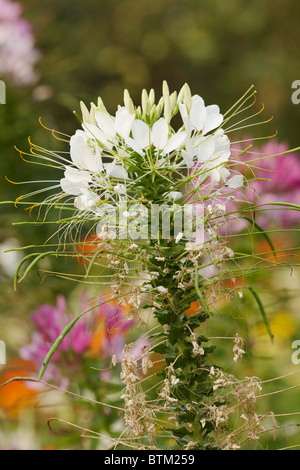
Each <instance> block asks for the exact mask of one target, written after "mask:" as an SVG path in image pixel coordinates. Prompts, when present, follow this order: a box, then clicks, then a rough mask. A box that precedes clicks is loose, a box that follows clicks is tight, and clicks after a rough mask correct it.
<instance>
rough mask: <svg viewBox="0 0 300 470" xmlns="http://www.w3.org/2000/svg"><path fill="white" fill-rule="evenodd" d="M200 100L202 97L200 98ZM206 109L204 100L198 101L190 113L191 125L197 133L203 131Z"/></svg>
mask: <svg viewBox="0 0 300 470" xmlns="http://www.w3.org/2000/svg"><path fill="white" fill-rule="evenodd" d="M199 98H200V97H199ZM206 116H207V113H206V108H205V106H204V102H203V100H202V99H201V100H198V101H196V103H194V104H193V105H192V109H191V112H190V118H191V125H192V127H194V128H195V129H196V130H197V131H202V130H203V128H204V125H205V121H206Z"/></svg>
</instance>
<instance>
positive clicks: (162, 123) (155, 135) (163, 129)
mask: <svg viewBox="0 0 300 470" xmlns="http://www.w3.org/2000/svg"><path fill="white" fill-rule="evenodd" d="M168 135H169V125H168V123H167V121H166V120H165V119H164V118H160V119H159V120H158V121H156V122H155V123H154V125H153V127H152V131H151V141H152V143H153V145H154V146H155V147H156V148H157V149H158V150H162V149H163V148H164V147H165V146H166V145H167V142H168Z"/></svg>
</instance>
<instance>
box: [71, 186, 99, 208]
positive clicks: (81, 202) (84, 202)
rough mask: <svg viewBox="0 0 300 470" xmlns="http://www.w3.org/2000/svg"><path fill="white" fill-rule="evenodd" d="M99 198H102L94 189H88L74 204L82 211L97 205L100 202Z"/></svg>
mask: <svg viewBox="0 0 300 470" xmlns="http://www.w3.org/2000/svg"><path fill="white" fill-rule="evenodd" d="M99 200H100V198H99V196H98V195H97V194H96V193H93V192H92V191H87V192H86V193H84V194H82V195H81V196H78V197H76V198H75V200H74V206H75V207H76V208H77V209H79V210H80V211H84V210H87V209H91V208H92V207H95V206H96V205H97V204H98V202H99Z"/></svg>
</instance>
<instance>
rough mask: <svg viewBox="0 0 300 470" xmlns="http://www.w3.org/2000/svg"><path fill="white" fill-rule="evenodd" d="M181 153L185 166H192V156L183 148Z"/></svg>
mask: <svg viewBox="0 0 300 470" xmlns="http://www.w3.org/2000/svg"><path fill="white" fill-rule="evenodd" d="M181 155H182V158H183V160H184V163H185V164H186V166H187V168H192V166H194V160H193V157H191V155H190V154H189V153H188V152H186V151H185V150H182V152H181Z"/></svg>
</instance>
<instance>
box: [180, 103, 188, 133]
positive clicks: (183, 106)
mask: <svg viewBox="0 0 300 470" xmlns="http://www.w3.org/2000/svg"><path fill="white" fill-rule="evenodd" d="M179 111H180V114H181V118H182V121H183V124H184V127H185V128H186V130H187V131H189V130H190V118H189V115H188V111H187V107H186V104H185V103H179Z"/></svg>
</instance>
